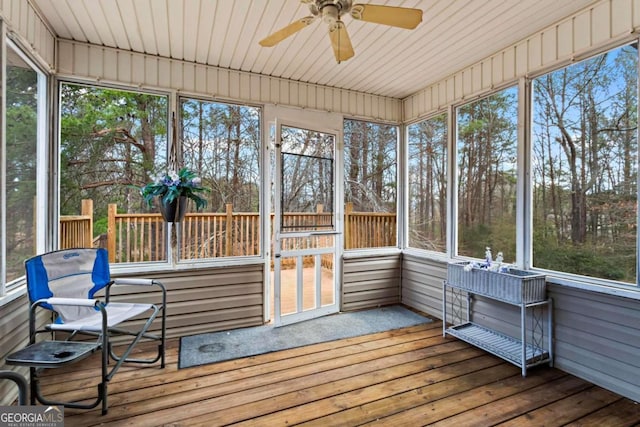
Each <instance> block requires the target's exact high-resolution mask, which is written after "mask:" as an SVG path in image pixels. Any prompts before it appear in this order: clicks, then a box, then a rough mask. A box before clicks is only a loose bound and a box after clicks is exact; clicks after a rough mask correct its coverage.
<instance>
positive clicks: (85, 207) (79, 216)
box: [60, 83, 168, 262]
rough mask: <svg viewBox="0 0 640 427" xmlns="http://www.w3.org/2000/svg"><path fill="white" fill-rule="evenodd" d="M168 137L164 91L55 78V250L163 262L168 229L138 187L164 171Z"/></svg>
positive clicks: (166, 99)
mask: <svg viewBox="0 0 640 427" xmlns="http://www.w3.org/2000/svg"><path fill="white" fill-rule="evenodd" d="M167 135H168V98H167V97H166V96H159V95H154V94H148V93H140V92H130V91H124V90H117V89H108V88H100V87H92V86H83V85H76V84H70V83H63V84H61V86H60V215H61V217H60V247H61V248H65V247H79V246H82V247H87V246H100V247H105V248H107V249H108V250H109V256H110V261H111V262H142V261H166V260H167V253H168V252H167V241H168V238H167V231H168V230H167V229H168V227H167V225H166V223H165V222H164V221H163V220H162V219H161V217H160V215H159V214H157V212H158V211H157V209H156V208H155V207H154V206H151V207H150V206H147V204H146V203H145V202H144V200H143V199H142V197H141V195H140V189H139V188H140V187H141V186H143V185H145V184H147V183H149V182H151V181H153V180H154V177H155V176H156V174H157V173H160V172H165V173H166V172H167V140H168V138H167ZM150 213H153V215H149V214H150ZM87 224H88V225H87ZM108 224H113V225H114V226H113V227H108V226H107V225H108Z"/></svg>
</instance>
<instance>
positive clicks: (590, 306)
mask: <svg viewBox="0 0 640 427" xmlns="http://www.w3.org/2000/svg"><path fill="white" fill-rule="evenodd" d="M548 289H549V295H550V297H551V298H553V302H554V313H553V314H554V331H555V352H556V355H555V366H556V367H557V368H559V369H562V370H563V371H567V372H570V373H572V374H574V375H576V376H578V377H580V378H584V379H586V380H588V381H591V382H593V383H594V384H598V385H600V386H602V387H604V388H608V389H610V390H613V391H615V392H617V393H620V394H622V395H624V396H627V397H629V398H630V399H633V400H635V401H636V402H640V375H639V373H640V300H632V299H629V298H623V297H616V296H612V295H604V294H600V293H595V292H589V291H585V290H581V289H574V288H569V287H566V286H560V285H552V284H550V285H549V287H548Z"/></svg>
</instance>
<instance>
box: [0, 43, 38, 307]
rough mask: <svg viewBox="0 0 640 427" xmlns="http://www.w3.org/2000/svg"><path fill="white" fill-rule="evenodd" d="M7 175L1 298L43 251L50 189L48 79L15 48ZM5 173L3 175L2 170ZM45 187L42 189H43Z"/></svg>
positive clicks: (9, 66) (10, 57) (0, 211)
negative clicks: (44, 177) (47, 183)
mask: <svg viewBox="0 0 640 427" xmlns="http://www.w3.org/2000/svg"><path fill="white" fill-rule="evenodd" d="M6 54H7V61H6V68H5V73H6V82H7V84H6V88H5V96H6V116H5V120H4V123H5V126H6V139H5V141H4V147H2V148H3V150H2V154H3V156H0V157H5V159H4V160H3V161H4V162H5V174H4V176H2V177H0V184H1V183H3V185H0V189H2V190H3V191H2V194H1V195H0V201H1V205H2V208H0V221H2V222H3V223H4V224H3V225H4V227H2V226H0V233H2V230H4V233H6V234H5V235H0V238H1V239H2V242H3V244H2V246H0V247H1V248H2V253H0V279H1V280H0V285H1V286H0V295H3V294H4V293H5V292H6V290H8V289H10V288H11V285H12V283H11V282H15V281H16V279H18V278H20V277H22V276H24V264H23V263H24V260H25V259H26V258H29V257H31V256H33V255H35V254H36V253H37V252H38V251H39V250H41V248H42V246H43V244H44V242H43V238H42V236H43V230H42V227H43V226H44V218H43V217H42V211H43V208H44V206H45V193H46V188H45V187H44V186H43V185H42V181H43V180H38V177H39V175H41V174H42V173H43V171H44V168H43V166H42V164H43V163H44V162H43V153H44V151H43V150H44V147H45V146H46V140H45V138H44V131H43V130H44V128H45V122H46V115H45V110H44V106H45V105H46V89H45V87H46V77H45V75H44V74H43V73H42V72H40V71H38V70H37V69H36V68H35V67H34V66H32V65H31V63H30V61H28V60H27V59H26V57H24V56H23V55H22V54H21V53H20V52H19V51H18V50H17V49H14V48H13V46H12V45H9V46H7V48H6ZM0 170H2V169H1V168H0ZM38 181H40V186H39V184H38Z"/></svg>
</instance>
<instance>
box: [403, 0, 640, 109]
mask: <svg viewBox="0 0 640 427" xmlns="http://www.w3.org/2000/svg"><path fill="white" fill-rule="evenodd" d="M639 28H640V0H605V1H601V2H598V3H595V4H594V5H593V6H591V7H590V8H588V9H586V10H584V11H582V12H579V13H577V14H575V15H573V16H569V17H567V18H566V19H564V20H563V21H561V22H558V23H557V24H555V25H553V26H551V27H548V28H545V29H544V30H542V31H540V32H538V33H536V34H533V35H532V36H530V37H528V38H526V39H525V40H522V41H521V42H520V43H517V44H515V45H513V46H510V47H508V48H506V49H503V50H501V51H500V52H497V53H496V54H495V55H492V56H490V57H488V58H485V59H484V60H482V61H480V62H478V63H476V64H473V65H471V66H469V67H467V68H465V69H463V70H459V71H457V72H455V73H453V74H451V75H450V76H449V77H448V78H446V79H444V80H442V81H439V82H437V83H435V84H432V85H430V86H428V87H426V88H425V89H423V90H421V91H419V92H417V93H415V94H413V95H411V96H409V97H407V98H406V99H404V101H403V113H404V121H412V120H416V119H418V118H420V117H424V116H427V115H429V114H432V113H435V112H437V111H440V110H443V109H445V108H446V107H447V106H448V105H450V104H456V103H460V102H462V101H464V100H465V99H469V98H473V97H474V96H479V95H482V94H486V93H490V92H491V91H492V90H494V88H496V87H501V86H504V85H508V84H515V82H516V80H517V78H519V77H524V76H530V75H532V74H539V73H542V72H544V71H545V70H551V69H552V68H554V67H560V66H562V65H566V64H569V63H571V62H573V61H575V60H580V59H582V58H581V56H583V55H585V54H586V53H591V52H593V51H594V50H596V49H600V48H605V47H607V46H611V45H612V44H614V43H616V42H623V41H629V40H631V39H632V38H637V37H638V36H637V34H634V33H635V31H637V30H638V29H639ZM452 71H453V70H452Z"/></svg>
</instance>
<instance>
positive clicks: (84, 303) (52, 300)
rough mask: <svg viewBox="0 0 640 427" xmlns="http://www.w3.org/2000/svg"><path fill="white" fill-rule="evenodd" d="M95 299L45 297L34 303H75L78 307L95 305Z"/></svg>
mask: <svg viewBox="0 0 640 427" xmlns="http://www.w3.org/2000/svg"><path fill="white" fill-rule="evenodd" d="M99 302H100V301H99V300H97V299H87V298H59V297H52V298H45V299H41V300H38V301H36V302H35V304H40V303H46V304H49V305H75V306H78V307H96V306H97V305H98V304H99Z"/></svg>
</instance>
